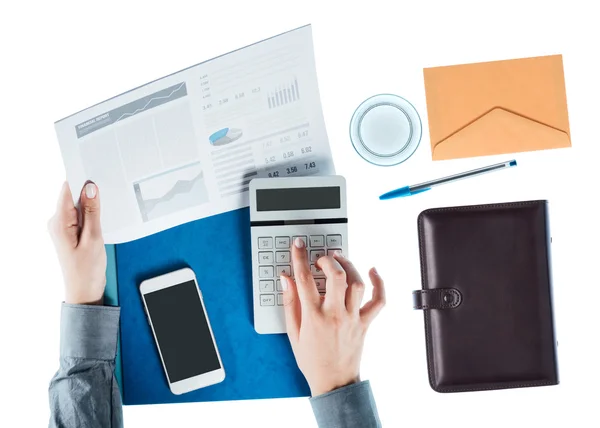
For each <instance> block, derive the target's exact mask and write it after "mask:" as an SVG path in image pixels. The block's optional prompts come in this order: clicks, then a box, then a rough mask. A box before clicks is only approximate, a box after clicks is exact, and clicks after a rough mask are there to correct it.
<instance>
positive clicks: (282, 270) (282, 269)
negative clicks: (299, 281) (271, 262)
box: [277, 265, 292, 276]
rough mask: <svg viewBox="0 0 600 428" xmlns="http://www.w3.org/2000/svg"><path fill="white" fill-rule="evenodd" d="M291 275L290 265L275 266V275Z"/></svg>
mask: <svg viewBox="0 0 600 428" xmlns="http://www.w3.org/2000/svg"><path fill="white" fill-rule="evenodd" d="M280 275H287V276H292V267H291V266H290V265H283V266H277V276H280Z"/></svg>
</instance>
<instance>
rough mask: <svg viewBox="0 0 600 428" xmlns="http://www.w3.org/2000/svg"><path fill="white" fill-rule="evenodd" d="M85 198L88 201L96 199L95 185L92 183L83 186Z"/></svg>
mask: <svg viewBox="0 0 600 428" xmlns="http://www.w3.org/2000/svg"><path fill="white" fill-rule="evenodd" d="M85 196H86V197H87V198H88V199H94V198H95V197H96V185H95V184H94V183H88V184H86V185H85Z"/></svg>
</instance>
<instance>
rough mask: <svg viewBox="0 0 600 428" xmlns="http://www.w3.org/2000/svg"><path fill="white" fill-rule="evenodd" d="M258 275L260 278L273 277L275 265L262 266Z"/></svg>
mask: <svg viewBox="0 0 600 428" xmlns="http://www.w3.org/2000/svg"><path fill="white" fill-rule="evenodd" d="M258 276H259V277H260V278H273V266H260V267H259V268H258Z"/></svg>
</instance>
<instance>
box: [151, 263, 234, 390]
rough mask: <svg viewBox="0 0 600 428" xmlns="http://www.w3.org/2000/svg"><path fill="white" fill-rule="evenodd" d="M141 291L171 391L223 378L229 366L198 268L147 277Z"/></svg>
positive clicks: (211, 383) (210, 383) (191, 387)
mask: <svg viewBox="0 0 600 428" xmlns="http://www.w3.org/2000/svg"><path fill="white" fill-rule="evenodd" d="M140 292H141V294H142V300H143V302H144V309H145V311H146V316H147V317H148V323H149V324H150V328H151V329H152V334H153V335H154V340H155V341H156V345H157V347H158V353H159V355H160V359H161V361H162V365H163V369H164V370H165V374H166V376H167V381H168V383H169V388H170V389H171V392H172V393H173V394H178V395H179V394H183V393H185V392H189V391H193V390H195V389H199V388H203V387H205V386H209V385H214V384H216V383H219V382H222V381H223V380H224V379H225V369H224V368H223V363H222V362H221V356H220V355H219V350H218V349H217V344H216V342H215V337H214V335H213V332H212V329H211V327H210V322H209V321H208V316H207V314H206V308H205V307H204V301H203V299H202V293H201V292H200V288H199V287H198V283H197V282H196V275H194V271H192V270H191V269H189V268H185V269H180V270H177V271H175V272H171V273H168V274H165V275H161V276H157V277H156V278H152V279H147V280H146V281H144V282H142V283H141V284H140Z"/></svg>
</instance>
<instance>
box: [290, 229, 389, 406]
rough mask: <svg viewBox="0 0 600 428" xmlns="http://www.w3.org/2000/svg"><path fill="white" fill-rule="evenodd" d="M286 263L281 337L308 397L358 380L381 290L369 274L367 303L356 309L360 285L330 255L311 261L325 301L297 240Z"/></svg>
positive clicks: (350, 269)
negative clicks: (289, 269)
mask: <svg viewBox="0 0 600 428" xmlns="http://www.w3.org/2000/svg"><path fill="white" fill-rule="evenodd" d="M292 259H293V260H292V262H293V265H294V268H293V269H294V273H295V275H294V276H295V281H294V280H293V279H291V278H289V277H286V276H282V277H281V283H282V287H283V288H284V294H283V295H284V305H285V317H286V325H287V333H288V336H289V338H290V342H291V344H292V349H293V351H294V355H295V356H296V361H297V362H298V367H300V370H301V371H302V373H303V374H304V376H305V377H306V380H307V381H308V384H309V386H310V389H311V393H312V396H313V397H314V396H317V395H321V394H324V393H326V392H329V391H332V390H334V389H337V388H340V387H342V386H345V385H349V384H351V383H355V382H358V381H359V380H360V377H359V371H360V359H361V355H362V349H363V343H364V339H365V334H366V333H367V329H368V327H369V324H371V322H372V321H373V320H374V319H375V317H376V316H377V314H378V313H379V311H380V310H381V309H382V308H383V306H384V305H385V290H384V286H383V280H382V279H381V277H380V276H379V275H378V274H377V271H376V270H375V269H374V268H373V269H371V271H370V272H369V277H370V279H371V283H372V284H373V297H372V299H371V300H370V301H369V302H368V303H366V304H365V305H364V306H363V307H361V301H362V298H363V295H364V291H365V285H364V283H363V281H362V279H361V278H360V275H359V274H358V272H357V271H356V269H355V268H354V266H353V265H352V263H350V261H349V260H348V259H346V258H344V257H343V256H342V255H336V256H334V257H329V256H327V257H321V258H320V259H319V260H318V261H317V265H318V267H319V268H320V269H321V270H322V271H323V272H324V273H325V275H326V276H327V282H326V295H325V297H321V296H320V295H319V292H318V291H317V286H316V285H315V281H314V278H313V276H312V274H311V272H310V266H309V262H308V254H307V251H306V248H305V245H304V242H303V241H302V240H301V239H296V240H295V241H294V245H292Z"/></svg>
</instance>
